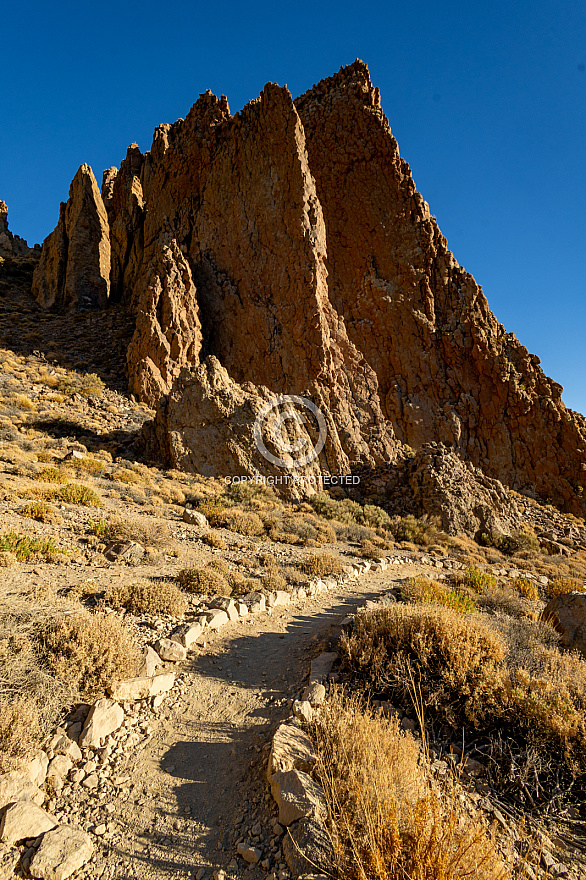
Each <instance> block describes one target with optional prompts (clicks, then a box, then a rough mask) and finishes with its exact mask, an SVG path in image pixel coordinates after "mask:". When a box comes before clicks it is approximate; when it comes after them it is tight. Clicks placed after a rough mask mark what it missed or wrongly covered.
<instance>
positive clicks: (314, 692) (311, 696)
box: [303, 684, 326, 709]
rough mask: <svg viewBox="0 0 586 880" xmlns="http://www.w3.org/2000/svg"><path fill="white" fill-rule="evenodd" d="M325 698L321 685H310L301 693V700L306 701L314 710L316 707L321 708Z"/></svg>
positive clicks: (323, 688)
mask: <svg viewBox="0 0 586 880" xmlns="http://www.w3.org/2000/svg"><path fill="white" fill-rule="evenodd" d="M325 698H326V689H325V687H324V685H323V684H311V685H309V687H306V688H305V691H304V692H303V699H304V700H307V701H308V703H310V704H311V706H312V707H313V708H314V709H315V707H316V706H321V705H322V704H323V703H324V701H325Z"/></svg>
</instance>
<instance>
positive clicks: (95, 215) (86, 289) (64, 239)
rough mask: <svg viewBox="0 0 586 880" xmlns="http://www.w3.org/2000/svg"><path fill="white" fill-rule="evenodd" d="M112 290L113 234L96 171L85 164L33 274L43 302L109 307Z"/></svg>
mask: <svg viewBox="0 0 586 880" xmlns="http://www.w3.org/2000/svg"><path fill="white" fill-rule="evenodd" d="M109 293H110V235H109V227H108V217H107V214H106V208H105V207H104V202H103V201H102V196H101V195H100V190H99V189H98V185H97V183H96V179H95V177H94V175H93V172H92V169H91V168H90V166H89V165H81V166H80V168H79V170H78V172H77V174H76V175H75V177H74V178H73V181H72V182H71V187H70V188H69V199H68V201H67V202H66V203H64V202H62V203H61V207H60V210H59V222H58V223H57V226H56V227H55V229H54V231H53V232H52V233H51V234H50V235H49V236H47V238H46V239H45V241H44V242H43V250H42V252H41V259H40V261H39V265H38V266H37V268H36V269H35V273H34V276H33V295H34V296H35V298H36V300H37V302H38V303H39V305H41V306H44V307H45V308H47V307H50V306H54V305H57V306H72V307H75V306H77V307H81V308H98V307H104V306H105V305H106V303H107V300H108V296H109Z"/></svg>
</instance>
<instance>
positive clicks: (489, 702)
mask: <svg viewBox="0 0 586 880" xmlns="http://www.w3.org/2000/svg"><path fill="white" fill-rule="evenodd" d="M341 648H342V652H343V655H344V656H345V658H346V664H347V666H349V667H350V669H351V670H353V671H354V672H355V673H356V674H359V675H360V676H361V677H362V678H364V679H365V681H366V683H367V685H368V686H370V687H372V689H373V690H375V691H377V692H379V691H380V692H383V691H384V692H387V691H390V693H391V694H392V695H393V696H398V697H399V698H400V700H401V702H402V703H403V704H405V705H408V704H409V702H410V682H411V672H410V671H411V670H413V675H414V676H415V679H416V680H417V681H418V682H419V684H420V687H421V693H422V697H423V701H424V703H425V705H426V706H427V707H428V708H430V709H432V710H433V712H434V713H437V714H438V715H439V716H441V717H442V718H443V719H445V720H446V721H447V722H448V723H449V724H453V725H456V726H459V725H460V724H466V723H472V724H474V725H475V726H480V725H482V724H483V723H484V722H486V721H487V720H488V719H492V718H494V717H499V716H500V715H501V714H502V712H503V709H504V706H505V704H506V701H507V680H506V675H505V672H506V670H505V667H504V660H505V652H506V645H505V641H504V639H503V638H502V636H500V635H499V634H498V633H496V632H495V631H494V630H492V629H491V628H490V627H489V626H488V625H486V624H485V623H484V622H482V621H481V620H479V619H478V617H477V616H476V615H474V616H467V615H463V614H459V613H457V612H454V611H452V610H451V609H449V608H442V607H430V606H426V605H407V606H405V605H396V606H391V607H385V608H378V609H375V610H374V611H371V612H366V613H363V614H359V615H358V616H357V618H356V620H355V624H354V629H353V632H352V634H351V635H350V636H346V635H344V636H342V640H341Z"/></svg>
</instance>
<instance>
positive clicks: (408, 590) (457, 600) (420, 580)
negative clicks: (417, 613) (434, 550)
mask: <svg viewBox="0 0 586 880" xmlns="http://www.w3.org/2000/svg"><path fill="white" fill-rule="evenodd" d="M401 594H402V596H403V598H404V599H406V600H407V601H410V602H432V603H433V604H435V605H444V606H445V607H446V608H451V609H452V611H458V612H460V613H464V612H472V611H475V609H476V606H475V604H474V601H473V599H471V598H470V596H468V595H467V594H466V593H465V592H461V591H460V590H457V589H450V588H449V587H446V586H445V585H444V584H440V583H439V582H438V581H434V580H432V579H431V578H426V577H416V578H409V580H408V581H407V583H406V584H405V585H404V586H403V589H402V590H401Z"/></svg>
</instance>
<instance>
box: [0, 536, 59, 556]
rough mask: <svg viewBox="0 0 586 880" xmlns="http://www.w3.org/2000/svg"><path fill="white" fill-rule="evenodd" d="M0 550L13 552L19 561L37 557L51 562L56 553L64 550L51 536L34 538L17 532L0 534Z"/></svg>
mask: <svg viewBox="0 0 586 880" xmlns="http://www.w3.org/2000/svg"><path fill="white" fill-rule="evenodd" d="M0 551H2V552H8V553H13V554H14V555H15V556H16V558H17V560H18V561H19V562H28V560H29V559H39V558H41V559H44V560H45V562H51V561H52V560H53V559H54V557H55V555H56V554H57V553H63V552H64V551H63V550H60V549H59V548H58V547H57V545H56V544H55V541H54V539H53V538H34V537H31V536H30V535H19V534H18V533H17V532H5V533H4V534H3V535H0Z"/></svg>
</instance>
